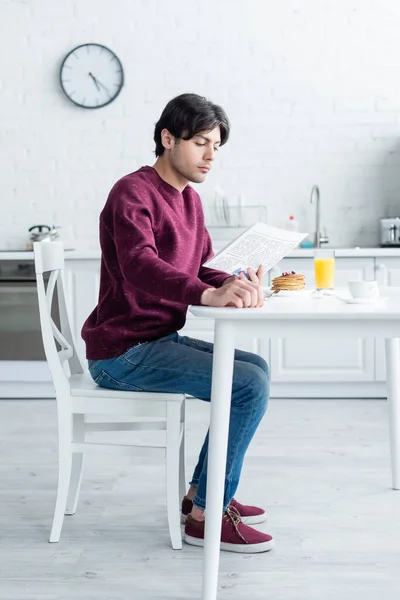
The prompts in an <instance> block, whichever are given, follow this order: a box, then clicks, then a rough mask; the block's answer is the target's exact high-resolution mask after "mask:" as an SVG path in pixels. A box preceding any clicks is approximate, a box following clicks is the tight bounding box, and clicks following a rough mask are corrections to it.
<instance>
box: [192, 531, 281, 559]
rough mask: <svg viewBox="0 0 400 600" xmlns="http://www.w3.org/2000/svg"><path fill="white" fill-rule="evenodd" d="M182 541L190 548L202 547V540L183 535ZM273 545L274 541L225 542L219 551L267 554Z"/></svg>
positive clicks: (221, 544)
mask: <svg viewBox="0 0 400 600" xmlns="http://www.w3.org/2000/svg"><path fill="white" fill-rule="evenodd" d="M183 539H184V541H185V542H186V543H187V544H190V545H191V546H200V547H203V546H204V540H203V539H202V538H195V537H192V536H191V535H187V534H186V533H185V534H184V536H183ZM274 545H275V541H274V540H273V539H272V540H271V541H270V542H261V543H260V544H227V543H226V542H221V543H220V549H221V550H225V552H238V553H239V554H258V553H260V552H268V550H271V549H272V548H273V547H274Z"/></svg>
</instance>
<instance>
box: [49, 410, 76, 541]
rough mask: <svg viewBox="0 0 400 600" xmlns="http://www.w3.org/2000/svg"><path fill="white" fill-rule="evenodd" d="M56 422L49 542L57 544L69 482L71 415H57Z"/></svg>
mask: <svg viewBox="0 0 400 600" xmlns="http://www.w3.org/2000/svg"><path fill="white" fill-rule="evenodd" d="M67 421H68V422H67ZM58 422H59V426H58V438H59V440H58V486H57V499H56V506H55V509H54V518H53V525H52V528H51V532H50V538H49V542H58V541H59V540H60V535H61V529H62V526H63V522H64V514H65V509H66V506H67V497H68V489H69V484H70V481H71V467H72V451H71V415H70V414H68V415H66V416H60V415H59V416H58Z"/></svg>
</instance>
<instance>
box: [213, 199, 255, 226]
mask: <svg viewBox="0 0 400 600" xmlns="http://www.w3.org/2000/svg"><path fill="white" fill-rule="evenodd" d="M203 210H204V218H205V223H206V227H236V228H238V227H250V226H251V225H254V223H257V222H258V221H262V222H263V223H265V222H266V219H267V208H266V206H262V205H257V206H255V205H230V204H227V203H226V202H225V203H223V202H221V203H220V204H214V205H206V206H204V207H203Z"/></svg>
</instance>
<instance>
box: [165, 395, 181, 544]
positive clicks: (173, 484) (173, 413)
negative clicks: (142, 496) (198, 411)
mask: <svg viewBox="0 0 400 600" xmlns="http://www.w3.org/2000/svg"><path fill="white" fill-rule="evenodd" d="M180 412H181V407H180V405H179V404H177V403H176V402H170V403H169V402H167V447H166V481H167V514H168V527H169V534H170V538H171V544H172V548H173V549H174V550H181V549H182V532H181V511H180V503H181V498H180V485H179V483H180V482H179V473H180V446H181V444H180V430H181V415H180Z"/></svg>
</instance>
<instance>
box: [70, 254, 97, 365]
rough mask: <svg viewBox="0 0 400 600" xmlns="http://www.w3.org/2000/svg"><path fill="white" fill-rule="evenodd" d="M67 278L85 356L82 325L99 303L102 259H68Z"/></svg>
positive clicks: (80, 349)
mask: <svg viewBox="0 0 400 600" xmlns="http://www.w3.org/2000/svg"><path fill="white" fill-rule="evenodd" d="M65 279H66V288H67V302H68V310H69V314H70V318H71V322H72V328H73V334H74V337H75V342H76V345H77V348H78V352H79V354H80V356H81V357H82V358H83V357H84V356H85V352H86V348H85V343H84V341H83V340H82V338H81V329H82V325H83V324H84V322H85V321H86V319H87V318H88V316H89V315H90V313H91V312H92V310H93V309H94V308H95V306H96V305H97V301H98V297H99V285H100V260H74V261H72V260H71V261H66V265H65Z"/></svg>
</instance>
